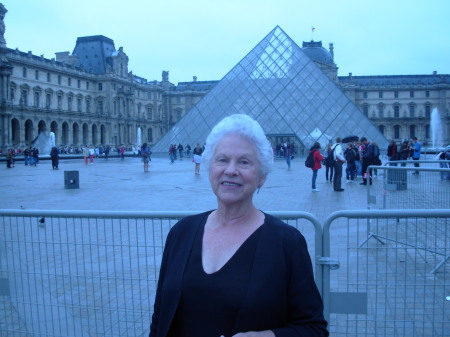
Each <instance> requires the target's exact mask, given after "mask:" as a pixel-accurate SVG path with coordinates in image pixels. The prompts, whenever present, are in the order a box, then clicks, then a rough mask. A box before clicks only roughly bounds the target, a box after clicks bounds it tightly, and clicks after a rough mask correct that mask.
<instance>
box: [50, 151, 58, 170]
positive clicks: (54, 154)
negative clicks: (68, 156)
mask: <svg viewBox="0 0 450 337" xmlns="http://www.w3.org/2000/svg"><path fill="white" fill-rule="evenodd" d="M50 158H51V159H52V168H53V170H57V169H58V165H59V151H58V148H57V147H56V146H53V147H52V149H51V151H50Z"/></svg>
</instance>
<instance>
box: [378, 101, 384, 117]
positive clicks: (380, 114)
mask: <svg viewBox="0 0 450 337" xmlns="http://www.w3.org/2000/svg"><path fill="white" fill-rule="evenodd" d="M378 117H379V118H384V104H383V103H380V104H378Z"/></svg>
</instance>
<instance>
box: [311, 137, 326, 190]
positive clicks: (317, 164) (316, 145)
mask: <svg viewBox="0 0 450 337" xmlns="http://www.w3.org/2000/svg"><path fill="white" fill-rule="evenodd" d="M319 150H320V143H319V142H315V143H314V145H313V146H312V148H311V150H309V152H313V153H314V166H313V167H311V170H312V171H313V175H312V190H313V192H319V191H320V190H319V189H318V188H317V186H316V180H317V172H318V171H319V169H321V168H322V164H321V163H322V160H323V156H322V154H321V153H320V151H319Z"/></svg>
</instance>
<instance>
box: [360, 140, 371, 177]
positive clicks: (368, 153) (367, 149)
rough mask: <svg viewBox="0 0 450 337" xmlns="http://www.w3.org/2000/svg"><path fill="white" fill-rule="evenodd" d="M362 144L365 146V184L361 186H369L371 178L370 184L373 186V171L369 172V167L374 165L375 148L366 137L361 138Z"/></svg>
mask: <svg viewBox="0 0 450 337" xmlns="http://www.w3.org/2000/svg"><path fill="white" fill-rule="evenodd" d="M361 143H362V144H363V145H364V151H363V153H362V169H361V170H362V174H363V182H362V183H360V185H367V178H369V184H370V185H372V170H368V168H369V166H370V165H372V164H373V160H374V153H373V146H372V144H370V143H369V142H368V141H367V138H366V137H362V138H361Z"/></svg>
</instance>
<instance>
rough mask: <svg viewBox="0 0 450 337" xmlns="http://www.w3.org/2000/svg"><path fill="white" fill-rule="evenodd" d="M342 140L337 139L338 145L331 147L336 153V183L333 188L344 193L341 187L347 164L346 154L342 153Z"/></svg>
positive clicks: (334, 182)
mask: <svg viewBox="0 0 450 337" xmlns="http://www.w3.org/2000/svg"><path fill="white" fill-rule="evenodd" d="M341 142H342V139H341V138H340V137H337V138H336V143H335V144H334V145H333V146H332V147H331V150H332V151H333V153H334V181H333V188H334V190H335V191H336V192H343V191H344V189H343V188H342V187H341V183H342V182H341V180H342V166H343V165H344V163H345V157H344V152H343V151H342V145H341Z"/></svg>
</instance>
